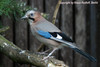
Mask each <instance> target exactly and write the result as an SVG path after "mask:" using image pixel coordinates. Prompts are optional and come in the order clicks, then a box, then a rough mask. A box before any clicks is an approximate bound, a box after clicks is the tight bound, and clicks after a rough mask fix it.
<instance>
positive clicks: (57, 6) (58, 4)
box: [52, 0, 62, 24]
mask: <svg viewBox="0 0 100 67" xmlns="http://www.w3.org/2000/svg"><path fill="white" fill-rule="evenodd" d="M61 2H62V0H59V1H58V3H57V5H56V9H55V11H54V15H53V19H52V23H53V24H55V21H56V17H57V13H58V10H59V7H60V3H61Z"/></svg>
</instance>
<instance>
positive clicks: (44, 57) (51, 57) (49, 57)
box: [42, 56, 54, 60]
mask: <svg viewBox="0 0 100 67" xmlns="http://www.w3.org/2000/svg"><path fill="white" fill-rule="evenodd" d="M48 58H54V56H46V57H44V58H43V59H42V60H46V59H48Z"/></svg>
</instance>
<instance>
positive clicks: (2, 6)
mask: <svg viewBox="0 0 100 67" xmlns="http://www.w3.org/2000/svg"><path fill="white" fill-rule="evenodd" d="M29 9H31V7H29V6H26V3H25V2H22V1H16V0H0V16H2V15H5V16H8V17H10V16H11V15H13V16H14V17H15V19H17V18H18V17H20V16H22V15H24V11H27V10H29Z"/></svg>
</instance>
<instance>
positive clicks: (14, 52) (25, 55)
mask: <svg viewBox="0 0 100 67" xmlns="http://www.w3.org/2000/svg"><path fill="white" fill-rule="evenodd" d="M0 52H1V53H3V54H4V55H6V56H7V57H9V58H10V59H12V60H13V61H14V62H17V63H20V64H31V65H35V66H39V67H56V66H57V67H67V66H66V65H65V64H64V63H63V62H62V61H59V60H57V59H54V58H49V59H47V60H42V59H43V57H45V56H44V55H40V54H39V53H34V52H30V51H28V50H22V49H20V48H19V47H17V46H15V45H14V44H13V43H12V42H10V41H8V40H7V39H5V38H4V37H3V36H1V35H0Z"/></svg>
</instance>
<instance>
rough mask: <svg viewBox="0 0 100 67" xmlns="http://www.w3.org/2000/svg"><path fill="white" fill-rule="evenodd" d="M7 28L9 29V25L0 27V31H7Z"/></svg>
mask: <svg viewBox="0 0 100 67" xmlns="http://www.w3.org/2000/svg"><path fill="white" fill-rule="evenodd" d="M8 29H9V26H6V27H3V28H0V33H3V32H5V31H7V30H8Z"/></svg>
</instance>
